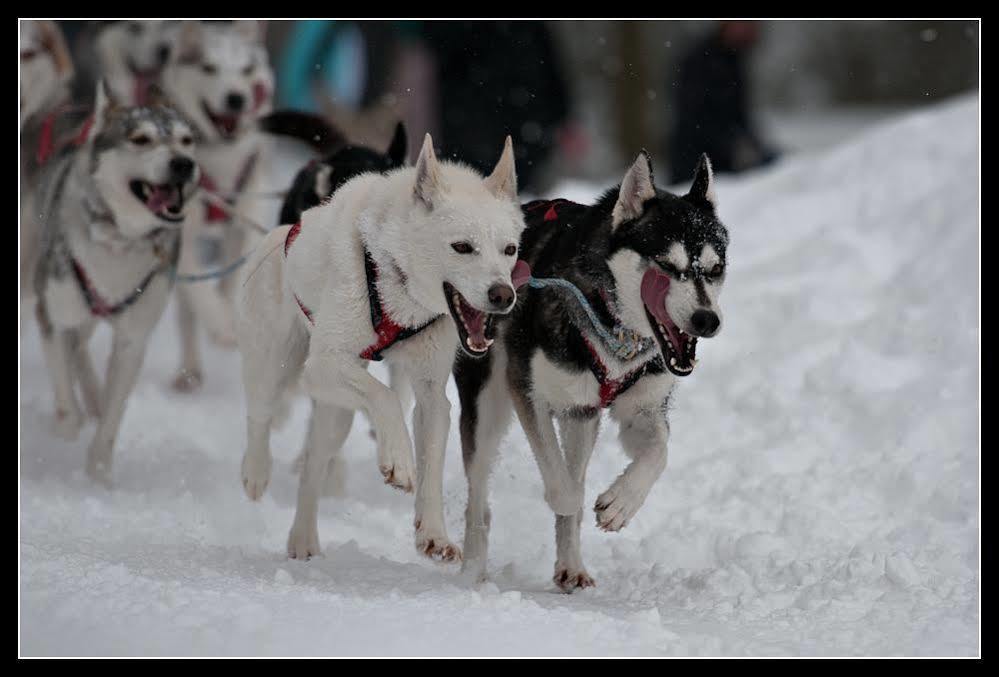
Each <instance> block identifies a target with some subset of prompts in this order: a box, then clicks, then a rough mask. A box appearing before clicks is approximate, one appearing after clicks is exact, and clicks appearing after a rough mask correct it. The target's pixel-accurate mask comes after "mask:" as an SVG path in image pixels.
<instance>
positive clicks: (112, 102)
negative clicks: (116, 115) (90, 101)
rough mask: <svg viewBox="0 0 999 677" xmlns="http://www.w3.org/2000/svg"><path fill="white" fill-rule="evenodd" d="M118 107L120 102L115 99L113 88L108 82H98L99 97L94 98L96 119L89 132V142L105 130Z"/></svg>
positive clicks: (102, 80)
mask: <svg viewBox="0 0 999 677" xmlns="http://www.w3.org/2000/svg"><path fill="white" fill-rule="evenodd" d="M118 106H119V104H118V100H117V99H116V98H115V95H114V92H112V91H111V86H110V85H108V83H107V80H104V79H101V80H98V81H97V95H96V96H95V97H94V113H93V115H94V119H93V122H91V123H90V129H89V130H88V131H87V140H88V141H89V140H91V139H93V138H94V137H95V136H97V134H98V133H99V132H100V131H101V129H103V128H104V124H105V123H106V122H107V120H108V117H109V116H110V115H111V113H112V112H114V110H115V109H116V108H118Z"/></svg>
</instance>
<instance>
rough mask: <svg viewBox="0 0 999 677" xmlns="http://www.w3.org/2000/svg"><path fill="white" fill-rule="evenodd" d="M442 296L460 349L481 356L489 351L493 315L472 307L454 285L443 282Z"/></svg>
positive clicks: (491, 341) (468, 353)
mask: <svg viewBox="0 0 999 677" xmlns="http://www.w3.org/2000/svg"><path fill="white" fill-rule="evenodd" d="M444 298H446V299H447V307H448V310H450V311H451V317H452V318H454V326H456V327H457V328H458V339H459V343H461V349H462V350H464V351H465V354H467V355H469V356H471V357H482V356H483V355H485V354H486V353H487V352H489V346H491V345H492V344H493V337H494V336H495V317H494V316H493V315H492V314H491V313H486V312H483V311H481V310H479V309H477V308H473V307H472V305H471V304H469V303H468V301H466V300H465V297H464V296H462V295H461V292H459V291H458V290H457V289H455V288H454V285H452V284H450V283H448V282H445V283H444Z"/></svg>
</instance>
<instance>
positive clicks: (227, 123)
mask: <svg viewBox="0 0 999 677" xmlns="http://www.w3.org/2000/svg"><path fill="white" fill-rule="evenodd" d="M219 124H220V125H221V127H222V129H224V130H225V133H226V134H232V133H233V132H235V131H236V125H238V124H239V118H237V117H236V116H235V115H220V116H219Z"/></svg>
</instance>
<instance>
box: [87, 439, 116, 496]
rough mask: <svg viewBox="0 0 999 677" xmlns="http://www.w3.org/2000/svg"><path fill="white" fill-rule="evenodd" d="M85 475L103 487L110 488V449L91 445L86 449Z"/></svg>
mask: <svg viewBox="0 0 999 677" xmlns="http://www.w3.org/2000/svg"><path fill="white" fill-rule="evenodd" d="M87 477H89V478H90V479H91V480H93V482H94V483H96V484H99V485H100V486H102V487H104V488H105V489H110V488H111V450H110V449H103V448H96V447H94V446H91V447H90V449H88V450H87Z"/></svg>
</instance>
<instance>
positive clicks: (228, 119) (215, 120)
mask: <svg viewBox="0 0 999 677" xmlns="http://www.w3.org/2000/svg"><path fill="white" fill-rule="evenodd" d="M201 107H202V108H203V109H204V111H205V115H207V116H208V119H209V120H210V121H211V123H212V125H213V126H214V127H215V131H217V132H218V133H219V136H221V137H222V138H223V139H225V140H227V141H228V140H230V139H232V138H233V137H235V136H236V132H238V131H239V117H240V115H239V113H214V112H212V109H211V108H209V107H208V104H207V103H205V102H204V101H202V102H201Z"/></svg>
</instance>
